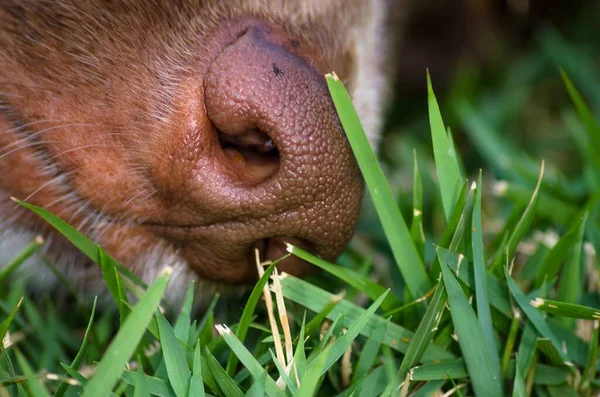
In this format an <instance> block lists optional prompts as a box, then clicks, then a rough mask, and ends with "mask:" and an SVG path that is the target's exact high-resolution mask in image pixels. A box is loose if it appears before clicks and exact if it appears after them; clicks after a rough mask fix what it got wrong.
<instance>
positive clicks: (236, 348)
mask: <svg viewBox="0 0 600 397" xmlns="http://www.w3.org/2000/svg"><path fill="white" fill-rule="evenodd" d="M215 327H216V329H217V331H218V332H219V334H220V335H221V336H223V339H224V340H225V343H227V345H228V346H229V347H230V348H231V351H232V352H233V354H235V355H236V356H237V357H238V359H239V360H240V361H241V362H242V364H244V366H245V367H246V368H248V370H249V371H250V373H251V374H252V377H253V378H254V379H261V378H263V377H264V379H265V383H264V384H265V389H266V392H267V395H268V396H285V393H284V392H283V391H282V390H281V389H280V388H279V386H277V384H275V381H274V380H273V378H271V377H270V376H268V375H267V372H266V371H265V370H264V368H263V367H262V366H261V365H260V363H259V362H258V361H256V359H255V358H254V356H253V355H252V353H250V352H249V351H248V349H246V347H245V346H244V345H243V344H242V342H241V341H240V340H239V339H238V338H237V337H236V336H235V335H234V334H233V333H232V332H231V330H230V329H229V328H228V327H227V326H225V325H219V324H217V325H216V326H215ZM274 361H275V360H274ZM265 376H266V377H265Z"/></svg>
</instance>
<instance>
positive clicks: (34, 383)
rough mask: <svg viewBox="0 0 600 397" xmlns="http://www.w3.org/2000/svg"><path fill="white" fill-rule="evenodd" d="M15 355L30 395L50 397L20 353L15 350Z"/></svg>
mask: <svg viewBox="0 0 600 397" xmlns="http://www.w3.org/2000/svg"><path fill="white" fill-rule="evenodd" d="M15 355H16V356H17V361H18V363H19V367H21V371H23V374H24V375H25V377H26V378H27V386H28V387H29V389H30V391H31V393H32V395H33V396H35V397H46V396H47V397H50V393H48V389H46V386H44V385H43V384H42V382H40V380H39V379H38V377H37V376H36V374H35V372H33V369H32V368H31V366H30V365H29V363H28V362H27V360H26V359H25V357H24V356H23V354H22V353H21V352H20V351H18V350H15Z"/></svg>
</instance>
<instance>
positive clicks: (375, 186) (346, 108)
mask: <svg viewBox="0 0 600 397" xmlns="http://www.w3.org/2000/svg"><path fill="white" fill-rule="evenodd" d="M326 79H327V86H328V87H329V91H330V93H331V97H332V99H333V103H334V104H335V107H336V109H337V111H338V115H339V117H340V121H341V123H342V126H343V127H344V131H345V132H346V136H347V137H348V141H349V142H350V146H351V147H352V150H353V152H354V155H355V156H356V160H357V162H358V166H359V167H360V170H361V172H362V174H363V176H364V178H365V181H366V183H367V188H368V190H369V193H370V194H371V197H372V199H373V203H374V204H375V210H376V211H377V215H378V216H379V220H380V221H381V224H382V226H383V230H384V233H385V235H386V238H387V241H388V243H389V245H390V248H391V250H392V253H393V255H394V259H395V261H396V265H397V266H398V269H399V270H400V273H401V274H402V277H403V278H404V281H405V283H406V286H407V288H408V289H409V291H410V293H411V295H412V296H413V297H418V296H422V295H424V294H425V292H427V291H428V290H429V289H430V288H431V283H430V282H429V279H428V277H427V274H426V272H425V267H424V265H423V263H422V261H421V257H420V255H419V253H418V251H417V249H416V247H415V245H414V243H413V241H412V238H411V236H410V232H409V230H408V227H407V226H406V222H405V221H404V218H403V217H402V215H401V214H400V210H399V209H398V206H397V205H396V200H395V198H394V195H393V194H392V191H391V189H390V186H389V185H388V183H387V181H386V179H385V176H384V174H383V171H382V170H381V167H380V165H379V163H378V161H377V158H376V156H375V154H374V153H373V150H372V149H371V145H370V144H369V141H368V140H367V137H366V135H365V133H364V130H363V128H362V125H361V123H360V119H359V118H358V115H357V114H356V110H355V109H354V106H353V105H352V100H351V99H350V95H349V94H348V92H347V91H346V88H345V87H344V84H343V83H342V82H341V81H340V80H339V79H338V78H337V76H335V74H333V75H332V74H328V75H327V76H326Z"/></svg>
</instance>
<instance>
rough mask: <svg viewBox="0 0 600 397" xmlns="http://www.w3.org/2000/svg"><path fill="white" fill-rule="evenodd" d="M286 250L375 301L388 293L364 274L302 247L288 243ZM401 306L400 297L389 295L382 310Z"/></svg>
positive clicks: (382, 305)
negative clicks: (333, 262)
mask: <svg viewBox="0 0 600 397" xmlns="http://www.w3.org/2000/svg"><path fill="white" fill-rule="evenodd" d="M286 248H287V251H288V252H289V253H291V254H293V255H294V256H297V257H298V258H301V259H304V260H305V261H307V262H309V263H312V264H313V265H315V266H317V267H320V268H321V269H323V270H325V271H326V272H328V273H330V274H332V275H334V276H335V277H337V278H339V279H340V280H342V281H344V282H345V283H347V284H349V285H351V286H352V287H354V288H356V289H357V290H359V291H361V292H362V293H364V294H365V295H367V296H368V297H369V298H371V299H373V300H375V299H377V298H378V297H379V296H381V294H383V293H384V292H385V291H386V288H385V287H383V286H381V285H379V284H377V283H376V282H373V281H371V280H370V279H369V278H368V277H366V276H363V275H362V274H360V273H357V272H355V271H353V270H351V269H348V268H345V267H342V266H338V265H334V264H331V263H329V262H327V261H325V260H323V259H321V258H319V257H317V256H315V255H313V254H311V253H310V252H308V251H306V250H303V249H302V248H300V247H296V246H294V245H292V244H289V243H286ZM401 305H402V301H401V300H400V299H399V298H398V297H396V296H394V295H393V294H391V293H389V294H388V295H387V297H386V299H385V301H383V303H382V304H381V308H382V310H384V311H388V310H392V309H393V308H395V307H398V306H401Z"/></svg>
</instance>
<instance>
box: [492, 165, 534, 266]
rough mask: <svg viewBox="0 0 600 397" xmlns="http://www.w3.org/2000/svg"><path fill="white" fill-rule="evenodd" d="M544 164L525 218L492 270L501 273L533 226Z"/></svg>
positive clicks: (522, 218) (520, 220)
mask: <svg viewBox="0 0 600 397" xmlns="http://www.w3.org/2000/svg"><path fill="white" fill-rule="evenodd" d="M544 164H545V163H544V161H542V165H541V167H540V176H539V178H538V181H537V184H536V186H535V189H534V190H533V194H532V195H531V199H530V200H529V204H527V207H526V208H525V211H524V212H523V216H521V219H519V222H518V223H517V225H516V226H515V230H514V231H513V232H512V233H511V235H510V237H509V239H508V242H507V243H506V246H505V247H501V254H500V255H498V256H497V257H496V260H495V261H494V264H493V265H492V267H491V269H492V270H495V271H497V272H500V269H501V268H502V266H503V265H504V264H506V263H508V262H509V261H510V259H511V258H512V257H513V256H514V254H515V250H516V249H517V245H518V244H519V242H521V240H522V239H523V237H524V236H525V233H526V232H527V230H529V226H531V223H532V222H533V217H534V216H535V211H536V207H537V203H538V199H539V196H540V187H541V185H542V179H543V177H544V168H545V166H544Z"/></svg>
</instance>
